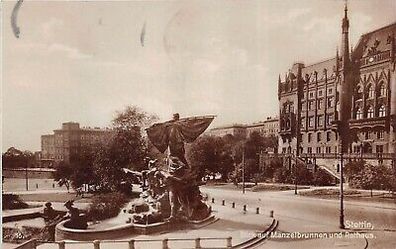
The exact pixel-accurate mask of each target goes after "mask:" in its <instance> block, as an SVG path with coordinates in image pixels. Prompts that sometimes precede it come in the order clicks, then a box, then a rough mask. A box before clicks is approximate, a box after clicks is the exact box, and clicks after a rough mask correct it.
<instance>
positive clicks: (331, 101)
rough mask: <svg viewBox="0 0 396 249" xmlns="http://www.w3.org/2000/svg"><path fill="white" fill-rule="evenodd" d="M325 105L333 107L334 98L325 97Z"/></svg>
mask: <svg viewBox="0 0 396 249" xmlns="http://www.w3.org/2000/svg"><path fill="white" fill-rule="evenodd" d="M327 107H328V108H331V107H334V98H333V97H330V98H328V99H327Z"/></svg>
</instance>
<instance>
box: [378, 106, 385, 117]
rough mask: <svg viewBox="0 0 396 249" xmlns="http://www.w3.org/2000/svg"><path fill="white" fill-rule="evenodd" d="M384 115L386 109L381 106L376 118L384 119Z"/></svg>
mask: <svg viewBox="0 0 396 249" xmlns="http://www.w3.org/2000/svg"><path fill="white" fill-rule="evenodd" d="M385 115H386V109H385V106H384V105H381V106H380V108H379V109H378V116H379V117H385Z"/></svg>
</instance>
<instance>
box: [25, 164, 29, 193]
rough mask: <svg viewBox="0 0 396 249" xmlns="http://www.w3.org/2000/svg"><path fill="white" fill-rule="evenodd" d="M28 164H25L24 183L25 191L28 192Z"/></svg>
mask: <svg viewBox="0 0 396 249" xmlns="http://www.w3.org/2000/svg"><path fill="white" fill-rule="evenodd" d="M28 173H29V172H28V164H27V162H26V168H25V180H26V181H25V182H26V191H28V190H29V176H28Z"/></svg>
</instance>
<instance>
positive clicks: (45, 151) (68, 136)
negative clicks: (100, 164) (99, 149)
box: [41, 122, 113, 167]
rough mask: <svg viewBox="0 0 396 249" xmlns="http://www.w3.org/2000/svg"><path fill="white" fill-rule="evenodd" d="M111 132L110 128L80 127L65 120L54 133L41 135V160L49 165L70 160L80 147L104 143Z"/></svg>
mask: <svg viewBox="0 0 396 249" xmlns="http://www.w3.org/2000/svg"><path fill="white" fill-rule="evenodd" d="M112 134H113V131H112V130H111V129H101V128H99V127H95V128H91V127H80V124H79V123H75V122H67V123H63V124H62V128H61V129H56V130H54V134H51V135H42V136H41V162H42V164H46V165H48V166H49V167H51V166H53V164H54V163H57V162H60V161H65V162H70V158H71V157H73V155H78V153H80V151H81V148H84V147H92V146H94V145H96V144H100V143H105V142H106V141H108V140H109V139H110V138H111V136H112Z"/></svg>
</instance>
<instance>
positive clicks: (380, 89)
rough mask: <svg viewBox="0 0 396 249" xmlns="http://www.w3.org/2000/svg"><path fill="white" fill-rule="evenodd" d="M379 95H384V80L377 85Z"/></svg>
mask: <svg viewBox="0 0 396 249" xmlns="http://www.w3.org/2000/svg"><path fill="white" fill-rule="evenodd" d="M379 96H381V97H384V96H386V88H385V84H384V82H382V81H381V83H380V86H379Z"/></svg>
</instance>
